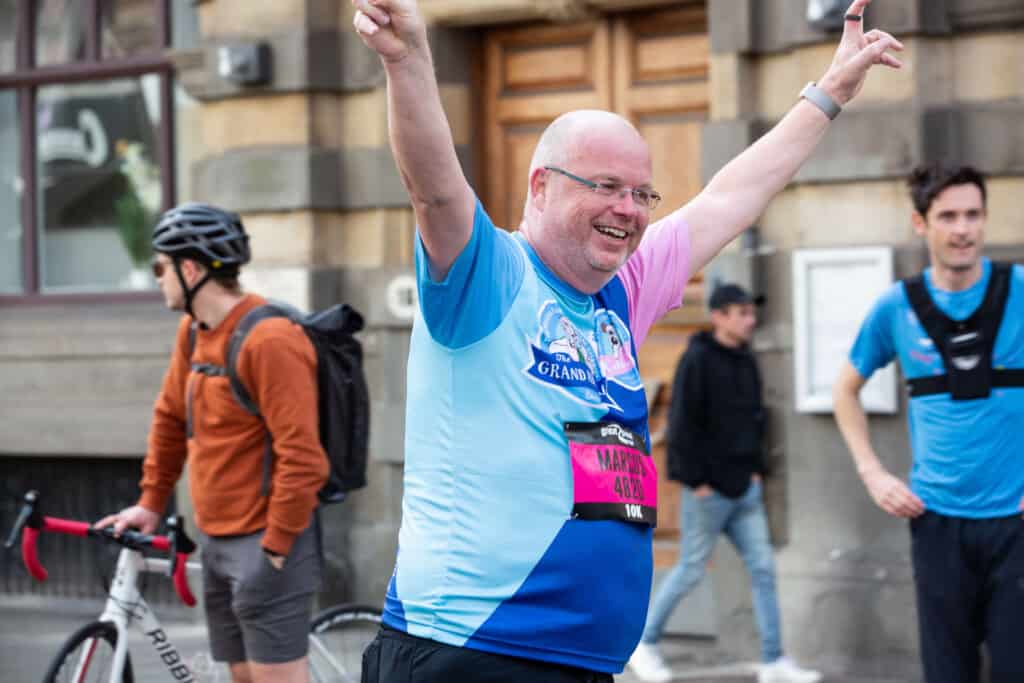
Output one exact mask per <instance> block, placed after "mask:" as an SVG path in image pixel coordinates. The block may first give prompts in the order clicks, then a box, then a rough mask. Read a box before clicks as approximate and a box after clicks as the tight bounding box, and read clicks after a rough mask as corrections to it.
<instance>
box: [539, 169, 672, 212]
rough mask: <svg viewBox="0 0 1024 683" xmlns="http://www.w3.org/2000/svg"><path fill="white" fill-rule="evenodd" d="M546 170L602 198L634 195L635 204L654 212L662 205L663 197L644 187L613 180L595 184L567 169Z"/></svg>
mask: <svg viewBox="0 0 1024 683" xmlns="http://www.w3.org/2000/svg"><path fill="white" fill-rule="evenodd" d="M544 170H546V171H554V172H555V173H561V174H562V175H564V176H565V177H566V178H569V179H570V180H575V181H576V182H577V183H579V184H580V185H585V186H587V187H589V188H590V189H591V190H593V191H594V192H595V193H597V194H599V195H601V196H602V197H625V196H626V193H627V192H628V193H629V194H631V195H633V203H634V204H636V205H637V206H642V207H644V208H645V209H647V210H648V211H653V210H654V209H655V208H656V207H657V206H658V204H659V203H661V195H660V194H658V193H657V192H655V191H654V190H646V189H644V188H642V187H627V186H626V185H623V184H622V183H617V182H614V181H611V180H606V181H603V182H600V183H595V182H594V181H593V180H587V179H586V178H581V177H579V176H578V175H575V174H573V173H569V172H568V171H566V170H565V169H562V168H558V167H557V166H545V167H544Z"/></svg>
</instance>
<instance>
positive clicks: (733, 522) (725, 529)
mask: <svg viewBox="0 0 1024 683" xmlns="http://www.w3.org/2000/svg"><path fill="white" fill-rule="evenodd" d="M761 493H762V491H761V483H760V482H751V484H750V488H748V489H747V492H746V493H744V494H743V495H742V496H740V497H739V498H727V497H725V496H723V495H721V494H720V493H718V492H717V491H716V492H713V493H712V494H711V495H709V496H707V497H704V498H698V497H697V496H695V495H694V494H693V491H692V490H691V489H689V488H684V489H683V504H682V505H681V506H679V507H680V509H679V516H680V524H679V528H680V533H681V535H682V539H681V540H680V544H679V561H678V562H676V564H675V565H674V566H673V567H672V569H671V571H669V573H668V575H667V576H666V577H665V579H664V580H663V581H662V582H661V585H659V586H658V592H657V593H656V594H655V596H654V601H653V602H652V603H651V609H650V612H648V614H647V624H646V626H644V634H643V636H642V638H641V640H643V642H645V643H647V644H651V645H653V644H654V643H656V642H658V640H659V639H660V638H661V633H662V631H663V630H664V628H665V622H667V621H668V618H669V616H670V615H671V614H672V610H674V609H675V607H676V605H678V604H679V601H680V600H682V599H683V598H684V597H686V595H687V594H688V593H689V592H690V591H691V590H693V589H694V588H695V587H696V586H697V584H698V583H700V580H701V579H702V578H704V568H705V567H706V566H707V563H708V558H709V557H711V551H712V550H714V548H715V543H716V542H717V541H718V537H719V535H721V534H722V533H724V534H725V535H726V536H728V537H729V540H730V541H732V544H733V545H734V546H735V547H736V551H737V552H738V553H739V554H740V557H742V558H743V562H744V564H746V566H747V571H749V572H750V583H751V588H752V590H753V598H754V617H755V618H756V619H757V627H758V630H759V632H760V633H761V658H762V660H763V661H765V662H774V661H775V660H776V659H778V658H779V657H781V656H782V630H781V627H780V626H779V602H778V596H777V594H776V591H775V557H774V555H773V554H772V544H771V540H770V538H769V536H768V519H767V517H766V516H765V512H764V502H763V500H762V497H761Z"/></svg>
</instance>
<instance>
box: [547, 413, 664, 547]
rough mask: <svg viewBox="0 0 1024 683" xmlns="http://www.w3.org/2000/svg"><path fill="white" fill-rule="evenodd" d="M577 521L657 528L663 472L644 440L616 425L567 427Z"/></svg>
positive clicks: (584, 424) (573, 424) (589, 424)
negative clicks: (645, 525) (609, 522)
mask: <svg viewBox="0 0 1024 683" xmlns="http://www.w3.org/2000/svg"><path fill="white" fill-rule="evenodd" d="M564 431H565V436H566V439H568V441H569V457H570V458H571V459H572V478H573V507H572V512H573V516H574V517H576V518H579V519H590V520H596V519H620V520H623V521H626V522H634V523H636V524H647V525H649V526H652V527H653V526H656V525H657V522H658V471H657V469H656V468H655V466H654V459H653V458H652V457H651V454H650V453H648V452H647V444H646V442H645V441H644V439H643V438H642V437H641V436H640V435H638V434H636V433H635V432H632V431H630V430H628V429H626V428H625V427H623V426H621V425H618V424H615V423H614V422H566V423H565V425H564Z"/></svg>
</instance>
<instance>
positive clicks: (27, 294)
mask: <svg viewBox="0 0 1024 683" xmlns="http://www.w3.org/2000/svg"><path fill="white" fill-rule="evenodd" d="M195 13H196V11H195V8H194V7H193V6H192V2H191V0H0V303H2V302H4V301H8V302H9V301H12V300H13V301H24V300H34V299H39V298H46V299H65V298H69V297H70V298H80V297H82V296H83V295H85V296H88V297H92V298H95V297H97V296H102V297H108V296H110V295H114V296H115V297H116V296H124V295H125V293H129V292H134V293H137V292H139V291H142V292H145V291H147V290H152V289H153V288H154V286H155V283H154V282H153V279H152V277H151V276H150V275H149V268H148V264H149V260H150V258H151V255H150V253H149V237H150V233H151V230H152V226H153V222H154V220H155V218H156V216H157V215H159V213H160V212H161V211H163V210H164V209H165V208H167V207H169V206H170V205H171V204H172V203H173V202H174V199H175V172H174V144H173V137H174V133H173V131H174V128H175V121H174V115H173V113H174V110H175V104H174V101H173V100H174V98H175V92H176V90H175V86H174V83H173V74H172V70H171V63H170V61H169V60H168V58H167V56H166V50H167V48H169V47H171V46H172V40H171V38H172V33H173V35H174V41H173V44H174V45H189V44H191V45H195V44H196V43H197V41H198V30H197V23H196V17H195ZM175 22H178V23H180V24H181V25H180V26H178V27H175V28H174V31H173V32H172V23H175Z"/></svg>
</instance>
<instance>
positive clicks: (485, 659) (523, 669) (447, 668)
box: [362, 626, 613, 683]
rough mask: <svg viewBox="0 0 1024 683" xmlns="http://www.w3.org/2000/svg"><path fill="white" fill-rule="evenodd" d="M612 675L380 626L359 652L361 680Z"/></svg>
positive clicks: (410, 682)
mask: <svg viewBox="0 0 1024 683" xmlns="http://www.w3.org/2000/svg"><path fill="white" fill-rule="evenodd" d="M612 680H613V679H612V675H611V674H606V673H598V672H596V671H587V670H586V669H578V668H575V667H571V666H562V665H560V664H551V663H550V662H541V661H536V660H531V659H520V658H518V657H508V656H505V655H498V654H493V653H490V652H483V651H481V650H472V649H470V648H467V647H454V646H452V645H445V644H444V643H438V642H435V641H433V640H426V639H425V638H417V637H415V636H410V635H409V634H407V633H402V632H400V631H396V630H394V629H392V628H388V627H387V626H382V627H381V629H380V632H379V633H378V634H377V637H376V638H374V640H373V642H372V643H370V645H369V647H367V648H366V651H365V652H364V653H363V678H362V683H396V682H398V681H401V683H454V682H455V681H458V683H520V682H524V681H528V682H529V683H612Z"/></svg>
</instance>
